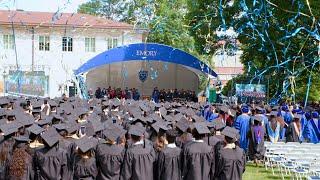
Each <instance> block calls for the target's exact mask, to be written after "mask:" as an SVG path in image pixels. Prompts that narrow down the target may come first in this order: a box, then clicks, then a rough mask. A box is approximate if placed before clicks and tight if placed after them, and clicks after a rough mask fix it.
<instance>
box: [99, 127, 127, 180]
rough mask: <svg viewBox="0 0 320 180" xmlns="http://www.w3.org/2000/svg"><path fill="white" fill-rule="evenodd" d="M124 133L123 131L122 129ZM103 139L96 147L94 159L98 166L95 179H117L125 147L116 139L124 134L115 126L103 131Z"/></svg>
mask: <svg viewBox="0 0 320 180" xmlns="http://www.w3.org/2000/svg"><path fill="white" fill-rule="evenodd" d="M123 132H124V133H125V131H123ZM103 134H104V136H105V141H103V142H101V143H100V144H99V145H98V146H97V148H96V160H97V166H98V168H99V173H98V176H97V179H99V180H118V179H120V172H121V165H122V164H123V160H124V154H125V149H124V146H122V145H120V144H117V139H118V138H121V136H122V135H124V134H123V133H122V132H121V131H119V130H117V129H116V128H109V129H106V130H105V131H104V133H103Z"/></svg>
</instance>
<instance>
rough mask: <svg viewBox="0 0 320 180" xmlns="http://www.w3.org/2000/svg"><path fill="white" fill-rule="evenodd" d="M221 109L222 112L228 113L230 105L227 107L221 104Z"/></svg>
mask: <svg viewBox="0 0 320 180" xmlns="http://www.w3.org/2000/svg"><path fill="white" fill-rule="evenodd" d="M219 110H220V111H222V112H224V113H228V111H229V107H227V106H220V107H219Z"/></svg>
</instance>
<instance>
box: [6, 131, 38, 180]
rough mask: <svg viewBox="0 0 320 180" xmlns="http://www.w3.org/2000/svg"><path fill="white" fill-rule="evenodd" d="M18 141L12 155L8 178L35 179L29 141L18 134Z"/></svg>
mask: <svg viewBox="0 0 320 180" xmlns="http://www.w3.org/2000/svg"><path fill="white" fill-rule="evenodd" d="M15 140H16V143H15V145H14V148H13V153H12V157H11V159H10V163H9V166H8V167H7V169H8V176H7V177H6V179H10V180H33V179H34V168H33V164H32V156H31V155H30V153H29V150H28V148H29V147H28V141H29V140H30V139H29V138H28V137H25V136H18V137H16V138H15Z"/></svg>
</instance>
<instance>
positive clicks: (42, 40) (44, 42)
mask: <svg viewBox="0 0 320 180" xmlns="http://www.w3.org/2000/svg"><path fill="white" fill-rule="evenodd" d="M39 51H50V37H49V36H39Z"/></svg>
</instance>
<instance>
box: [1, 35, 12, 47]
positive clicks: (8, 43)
mask: <svg viewBox="0 0 320 180" xmlns="http://www.w3.org/2000/svg"><path fill="white" fill-rule="evenodd" d="M3 45H4V49H14V41H13V35H3Z"/></svg>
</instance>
